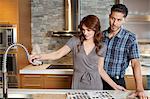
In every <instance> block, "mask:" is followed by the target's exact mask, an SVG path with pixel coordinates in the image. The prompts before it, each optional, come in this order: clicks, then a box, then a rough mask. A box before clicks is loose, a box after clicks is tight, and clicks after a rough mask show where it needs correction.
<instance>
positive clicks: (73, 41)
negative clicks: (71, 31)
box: [66, 36, 79, 49]
mask: <svg viewBox="0 0 150 99" xmlns="http://www.w3.org/2000/svg"><path fill="white" fill-rule="evenodd" d="M78 41H79V40H78V38H77V37H74V36H73V37H72V38H70V39H69V40H68V42H67V43H66V45H67V46H69V47H70V49H73V48H74V47H75V46H76V45H77V42H78Z"/></svg>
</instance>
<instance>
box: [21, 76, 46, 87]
mask: <svg viewBox="0 0 150 99" xmlns="http://www.w3.org/2000/svg"><path fill="white" fill-rule="evenodd" d="M21 87H22V88H43V77H42V75H21Z"/></svg>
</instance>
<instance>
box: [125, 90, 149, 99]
mask: <svg viewBox="0 0 150 99" xmlns="http://www.w3.org/2000/svg"><path fill="white" fill-rule="evenodd" d="M128 97H129V98H135V97H139V99H150V97H148V96H146V94H145V93H144V91H136V92H132V93H130V94H129V96H128Z"/></svg>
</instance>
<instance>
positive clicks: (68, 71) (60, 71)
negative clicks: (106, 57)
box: [20, 64, 150, 75]
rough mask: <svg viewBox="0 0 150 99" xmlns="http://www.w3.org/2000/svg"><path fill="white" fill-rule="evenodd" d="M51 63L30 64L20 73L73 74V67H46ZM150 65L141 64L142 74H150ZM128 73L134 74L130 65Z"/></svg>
mask: <svg viewBox="0 0 150 99" xmlns="http://www.w3.org/2000/svg"><path fill="white" fill-rule="evenodd" d="M48 66H50V64H43V65H40V66H33V65H28V66H26V67H24V68H23V69H21V70H20V74H73V69H46V68H47V67H48ZM149 71H150V67H148V66H141V72H142V75H150V72H149ZM125 74H126V75H133V72H132V68H131V66H129V67H128V68H127V70H126V73H125Z"/></svg>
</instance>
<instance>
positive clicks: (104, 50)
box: [98, 44, 107, 57]
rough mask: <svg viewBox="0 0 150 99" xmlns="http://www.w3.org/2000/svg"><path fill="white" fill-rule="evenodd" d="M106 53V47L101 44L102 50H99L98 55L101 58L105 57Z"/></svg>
mask: <svg viewBox="0 0 150 99" xmlns="http://www.w3.org/2000/svg"><path fill="white" fill-rule="evenodd" d="M106 51H107V46H106V44H103V46H102V48H101V49H100V51H99V53H98V54H99V55H100V56H101V57H105V55H106Z"/></svg>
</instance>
